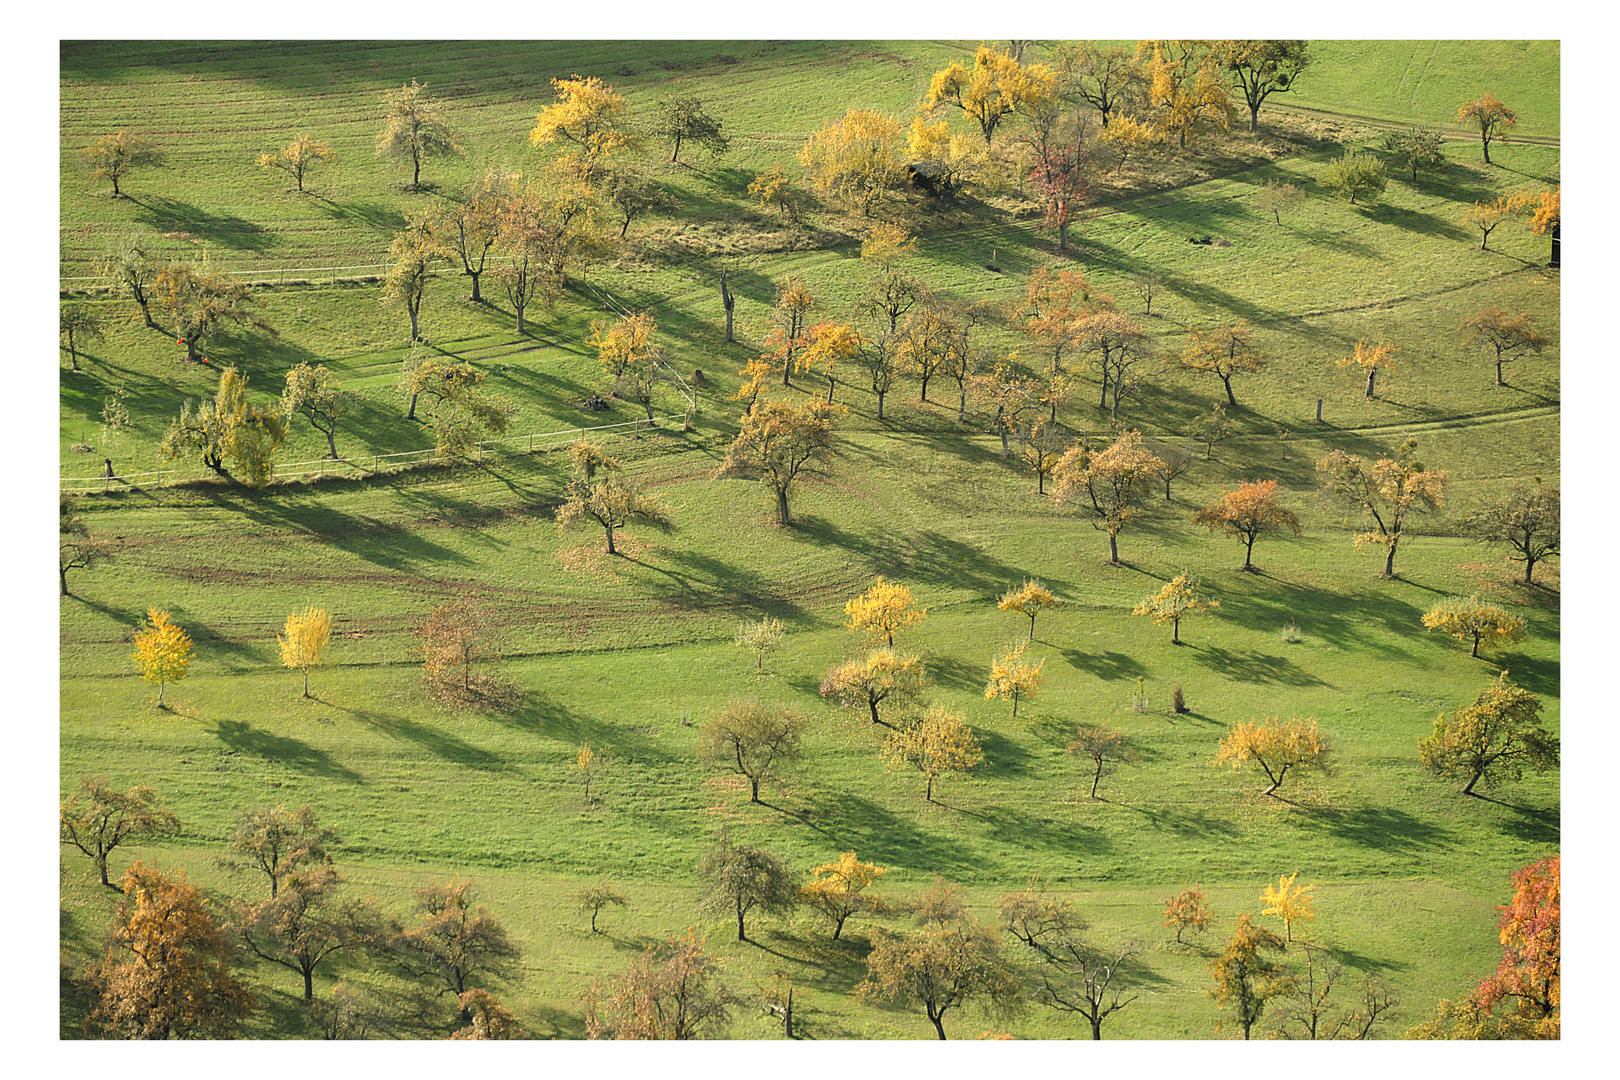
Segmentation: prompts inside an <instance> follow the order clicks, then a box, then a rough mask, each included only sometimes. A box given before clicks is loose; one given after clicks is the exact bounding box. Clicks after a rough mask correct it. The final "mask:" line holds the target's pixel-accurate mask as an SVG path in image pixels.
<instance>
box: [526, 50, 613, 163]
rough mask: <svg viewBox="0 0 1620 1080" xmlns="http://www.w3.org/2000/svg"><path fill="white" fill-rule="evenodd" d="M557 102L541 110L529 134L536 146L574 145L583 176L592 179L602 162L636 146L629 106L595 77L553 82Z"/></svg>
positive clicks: (578, 77)
mask: <svg viewBox="0 0 1620 1080" xmlns="http://www.w3.org/2000/svg"><path fill="white" fill-rule="evenodd" d="M551 86H552V89H553V90H555V91H556V92H557V100H556V101H555V102H553V103H552V104H550V105H547V106H546V107H545V108H543V109H541V110H540V114H539V115H538V116H536V117H535V119H534V128H533V130H531V131H530V132H529V142H530V144H531V145H533V146H544V145H546V144H548V143H555V142H565V143H571V144H572V146H571V147H570V150H569V152H570V153H572V154H577V155H579V156H580V159H581V160H580V161H579V166H580V172H581V175H583V176H585V177H586V178H588V179H592V178H594V177H595V175H596V170H597V168H598V167H599V165H600V163H601V160H602V158H603V157H604V156H605V155H607V154H609V153H611V152H613V151H615V150H620V149H624V148H626V147H630V146H632V145H633V144H634V143H635V142H636V137H635V133H634V131H632V130H631V128H630V125H629V123H628V117H627V113H628V111H629V109H628V104H627V102H626V101H625V99H624V95H622V94H618V93H615V92H614V90H613V87H611V86H605V85H603V83H602V80H601V79H598V78H596V77H594V76H590V77H586V78H581V77H580V76H578V75H575V76H573V77H572V78H568V79H552V80H551Z"/></svg>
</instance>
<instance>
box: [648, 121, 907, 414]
mask: <svg viewBox="0 0 1620 1080" xmlns="http://www.w3.org/2000/svg"><path fill="white" fill-rule="evenodd" d="M677 149H679V147H677ZM670 160H672V161H673V160H674V159H673V158H671V159H670ZM727 273H729V271H726V270H722V271H720V300H721V302H722V303H723V304H725V306H726V344H727V345H730V344H731V316H732V309H733V308H735V307H736V306H737V301H736V300H735V299H734V298H733V297H732V295H731V290H730V289H728V288H726V274H727ZM882 417H883V402H882V399H881V398H880V399H879V401H878V418H879V419H882Z"/></svg>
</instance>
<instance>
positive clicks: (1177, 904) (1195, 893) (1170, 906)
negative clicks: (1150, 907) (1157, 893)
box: [1164, 888, 1215, 944]
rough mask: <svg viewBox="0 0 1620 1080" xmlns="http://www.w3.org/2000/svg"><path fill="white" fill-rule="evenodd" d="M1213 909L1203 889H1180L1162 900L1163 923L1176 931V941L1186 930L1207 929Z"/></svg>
mask: <svg viewBox="0 0 1620 1080" xmlns="http://www.w3.org/2000/svg"><path fill="white" fill-rule="evenodd" d="M1214 917H1215V909H1214V908H1212V907H1210V906H1209V894H1208V893H1206V892H1205V891H1204V890H1203V889H1198V888H1190V889H1182V890H1181V891H1180V892H1178V893H1176V895H1174V896H1172V897H1170V898H1169V899H1167V900H1166V901H1165V902H1164V925H1165V928H1166V929H1173V930H1175V932H1176V943H1177V944H1180V943H1181V935H1182V934H1183V933H1185V932H1186V931H1188V930H1196V931H1198V932H1199V933H1203V932H1204V931H1205V930H1208V929H1209V923H1210V920H1211V919H1213V918H1214Z"/></svg>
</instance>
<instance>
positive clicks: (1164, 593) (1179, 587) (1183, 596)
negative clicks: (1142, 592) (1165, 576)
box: [1131, 573, 1221, 645]
mask: <svg viewBox="0 0 1620 1080" xmlns="http://www.w3.org/2000/svg"><path fill="white" fill-rule="evenodd" d="M1220 606H1221V602H1220V601H1219V600H1206V599H1205V598H1204V597H1203V595H1202V594H1200V593H1199V591H1198V581H1197V580H1196V579H1194V578H1190V577H1188V576H1187V575H1186V574H1185V573H1181V574H1177V575H1176V576H1175V577H1173V578H1171V579H1170V580H1169V581H1167V582H1165V583H1164V588H1162V589H1160V590H1159V591H1158V593H1157V594H1155V595H1153V596H1149V597H1147V598H1146V599H1144V600H1143V601H1142V602H1141V603H1140V604H1137V605H1136V606H1135V607H1134V608H1132V609H1131V614H1132V615H1151V616H1153V625H1154V626H1163V625H1164V624H1165V623H1169V624H1170V644H1172V645H1180V644H1181V620H1182V619H1184V618H1186V617H1187V616H1188V615H1191V614H1193V613H1195V612H1199V611H1209V610H1210V609H1212V608H1218V607H1220Z"/></svg>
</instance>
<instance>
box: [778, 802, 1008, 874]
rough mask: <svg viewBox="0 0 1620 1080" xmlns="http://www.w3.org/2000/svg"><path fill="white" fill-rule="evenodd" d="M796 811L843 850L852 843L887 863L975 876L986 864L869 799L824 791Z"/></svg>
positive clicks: (953, 842)
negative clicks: (802, 810)
mask: <svg viewBox="0 0 1620 1080" xmlns="http://www.w3.org/2000/svg"><path fill="white" fill-rule="evenodd" d="M786 812H790V811H786ZM794 816H795V817H798V818H799V819H800V820H801V821H803V822H804V823H805V824H807V825H809V826H810V827H811V828H813V829H815V830H816V831H817V832H820V833H821V834H822V835H823V836H826V837H827V838H828V839H829V840H830V841H832V843H833V844H835V845H836V846H837V847H838V849H839V850H840V851H846V850H848V849H850V848H854V849H855V850H857V851H859V852H861V855H862V857H863V858H870V859H874V860H876V861H877V862H879V863H882V864H886V865H889V866H904V867H909V868H912V869H916V870H923V871H928V872H931V873H941V874H945V875H946V876H947V877H949V876H951V875H952V874H953V873H956V874H968V875H972V874H975V873H977V872H978V871H980V870H983V869H984V868H985V866H986V863H985V861H984V860H983V859H981V858H977V857H972V856H968V855H966V854H964V853H963V851H962V849H961V846H960V845H959V844H957V843H956V842H955V841H954V840H953V839H952V838H950V837H944V836H935V835H933V834H932V833H926V832H923V831H922V830H921V829H919V828H917V826H916V825H915V824H913V823H912V822H910V821H906V820H904V819H902V818H900V817H898V816H896V815H895V814H892V813H890V812H889V811H888V810H885V809H883V808H882V807H881V806H878V805H877V804H876V803H874V802H872V801H871V800H870V799H865V798H862V797H861V796H859V795H852V794H850V793H848V792H842V791H823V792H820V793H818V794H817V795H816V796H815V798H814V802H813V805H811V806H809V807H807V808H806V809H805V811H804V812H803V813H800V814H796V815H794ZM869 852H870V854H868V853H869Z"/></svg>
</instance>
